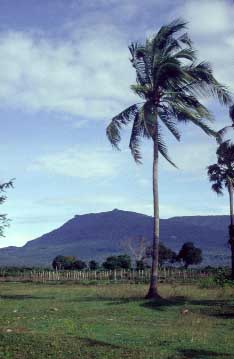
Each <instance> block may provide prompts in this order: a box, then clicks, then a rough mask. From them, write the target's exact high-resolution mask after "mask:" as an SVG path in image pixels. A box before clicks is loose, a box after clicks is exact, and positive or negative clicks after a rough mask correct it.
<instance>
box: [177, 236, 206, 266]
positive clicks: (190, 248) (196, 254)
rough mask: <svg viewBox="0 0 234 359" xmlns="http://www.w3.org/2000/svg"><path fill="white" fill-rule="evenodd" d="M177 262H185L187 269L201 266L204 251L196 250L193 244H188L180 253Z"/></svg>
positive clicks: (185, 244)
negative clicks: (191, 266) (195, 265)
mask: <svg viewBox="0 0 234 359" xmlns="http://www.w3.org/2000/svg"><path fill="white" fill-rule="evenodd" d="M177 260H178V261H183V262H184V265H185V268H188V266H190V265H192V264H200V263H201V262H202V250H201V249H200V248H196V247H195V246H194V244H193V243H192V242H186V243H184V244H183V246H182V248H181V250H180V251H179V254H178V256H177Z"/></svg>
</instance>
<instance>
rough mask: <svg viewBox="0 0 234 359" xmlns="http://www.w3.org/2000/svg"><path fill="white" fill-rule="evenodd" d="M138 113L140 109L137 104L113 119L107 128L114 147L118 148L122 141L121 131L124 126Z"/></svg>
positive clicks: (107, 133) (108, 136)
mask: <svg viewBox="0 0 234 359" xmlns="http://www.w3.org/2000/svg"><path fill="white" fill-rule="evenodd" d="M137 113H138V107H137V105H136V104H134V105H132V106H130V107H128V108H126V109H125V110H124V111H122V112H120V113H119V114H118V115H117V116H115V117H113V119H112V120H111V122H110V124H109V125H108V126H107V129H106V135H107V138H108V140H109V141H110V143H111V144H112V146H113V147H116V148H117V149H118V148H119V147H118V143H119V141H120V140H121V136H120V131H121V129H122V126H124V125H127V124H128V123H129V122H131V121H132V120H133V119H134V118H135V116H136V114H137Z"/></svg>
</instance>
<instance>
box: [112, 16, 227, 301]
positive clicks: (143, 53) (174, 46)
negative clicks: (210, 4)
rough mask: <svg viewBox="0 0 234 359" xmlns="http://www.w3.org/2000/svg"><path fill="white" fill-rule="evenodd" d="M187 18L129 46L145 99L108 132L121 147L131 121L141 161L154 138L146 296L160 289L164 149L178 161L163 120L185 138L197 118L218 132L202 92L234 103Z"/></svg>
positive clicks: (132, 142) (207, 129)
mask: <svg viewBox="0 0 234 359" xmlns="http://www.w3.org/2000/svg"><path fill="white" fill-rule="evenodd" d="M185 28H186V23H185V22H184V21H182V20H180V19H178V20H175V21H173V22H171V23H170V24H168V25H166V26H162V27H161V29H160V30H159V31H158V33H156V34H155V35H153V36H152V37H149V38H148V39H146V42H145V43H144V44H139V43H132V44H131V45H130V46H129V50H130V53H131V60H130V61H131V63H132V66H133V67H134V68H135V70H136V84H134V85H132V86H131V89H132V90H133V92H134V93H135V94H137V95H139V96H140V97H141V98H142V103H140V104H134V105H132V106H130V107H128V108H127V109H125V110H124V111H123V112H121V113H120V114H118V115H117V116H115V117H114V118H113V119H112V120H111V122H110V124H109V125H108V127H107V130H106V133H107V137H108V139H109V141H110V142H111V144H112V145H113V146H114V147H116V148H118V144H119V142H120V140H121V135H120V130H121V128H122V127H123V126H125V125H127V124H129V123H130V122H132V132H131V136H130V143H129V147H130V149H131V152H132V155H133V158H134V160H135V161H136V162H141V151H140V139H141V138H142V137H145V138H147V139H150V140H152V143H153V203H154V232H153V249H152V270H151V280H150V287H149V291H148V294H147V296H146V297H147V298H156V297H158V296H159V294H158V253H159V200H158V160H159V153H160V154H161V155H162V156H163V157H164V158H165V159H166V160H167V161H169V162H170V163H171V164H172V165H173V166H175V164H174V163H173V162H172V161H171V159H170V157H169V155H168V151H167V147H166V145H165V142H164V139H163V133H162V128H161V124H163V125H165V126H166V127H167V128H168V129H169V131H170V132H171V133H172V135H173V136H174V137H175V138H176V139H177V140H180V132H179V130H178V128H177V123H179V122H183V123H193V124H195V125H196V126H198V127H200V128H201V129H202V130H203V131H204V132H205V133H206V134H208V135H210V136H215V137H216V136H217V133H216V132H215V131H213V130H212V129H211V128H210V126H209V122H210V121H211V120H212V118H213V117H212V115H211V113H210V112H209V110H208V109H207V108H206V107H205V106H204V105H203V104H202V103H201V102H200V101H199V99H198V96H201V95H202V96H207V95H212V96H215V97H217V98H218V100H219V101H220V102H221V103H222V104H224V105H227V104H230V101H231V99H230V95H229V92H228V90H227V88H226V87H225V86H222V85H221V84H220V83H219V82H218V81H217V80H216V79H215V78H214V76H213V73H212V68H211V66H210V64H209V63H208V62H200V63H197V62H196V52H195V50H194V48H193V47H192V42H191V40H190V38H189V36H188V34H187V33H186V32H184V30H185Z"/></svg>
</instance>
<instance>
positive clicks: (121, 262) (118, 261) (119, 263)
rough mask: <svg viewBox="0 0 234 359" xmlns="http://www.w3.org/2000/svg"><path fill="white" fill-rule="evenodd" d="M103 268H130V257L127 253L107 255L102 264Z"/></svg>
mask: <svg viewBox="0 0 234 359" xmlns="http://www.w3.org/2000/svg"><path fill="white" fill-rule="evenodd" d="M102 266H103V268H105V269H111V270H113V269H130V268H131V257H130V256H129V255H127V254H122V255H119V256H110V257H107V258H106V260H105V262H103V264H102Z"/></svg>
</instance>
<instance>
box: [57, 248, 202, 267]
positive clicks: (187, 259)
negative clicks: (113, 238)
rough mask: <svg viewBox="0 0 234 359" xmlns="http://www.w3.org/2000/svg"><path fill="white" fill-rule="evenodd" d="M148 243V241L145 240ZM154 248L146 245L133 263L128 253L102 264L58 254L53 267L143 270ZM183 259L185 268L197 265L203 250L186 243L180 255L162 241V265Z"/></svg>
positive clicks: (160, 251) (160, 257)
mask: <svg viewBox="0 0 234 359" xmlns="http://www.w3.org/2000/svg"><path fill="white" fill-rule="evenodd" d="M145 243H147V242H145ZM151 255H152V248H151V247H149V246H146V247H145V248H144V251H142V252H141V258H140V259H138V260H136V261H135V263H132V260H131V256H130V255H128V254H120V255H117V256H109V257H107V258H106V260H105V261H104V262H103V263H102V265H101V266H100V265H99V263H98V262H96V261H95V260H91V261H89V264H88V265H87V264H86V263H85V262H84V261H82V260H80V259H77V258H76V257H74V256H62V255H59V256H56V257H55V258H54V260H53V262H52V267H53V268H54V269H56V270H82V269H90V270H97V269H107V270H115V269H132V268H136V269H139V270H143V269H146V268H149V267H150V265H149V263H148V259H150V258H151ZM181 261H183V262H184V264H185V268H188V266H189V265H196V264H200V263H201V262H202V250H201V249H200V248H196V247H195V246H194V244H193V243H192V242H187V243H184V245H183V246H182V248H181V250H180V252H179V253H178V255H177V254H176V253H175V252H174V251H172V250H171V249H170V248H167V247H166V246H165V245H163V244H162V243H160V246H159V263H160V266H163V265H168V264H169V265H172V264H173V263H175V262H181Z"/></svg>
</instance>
